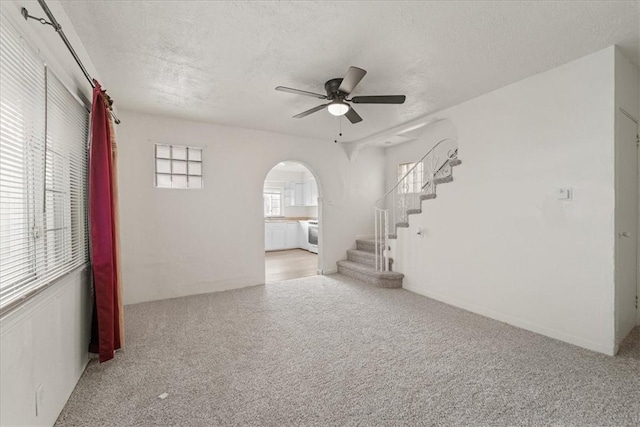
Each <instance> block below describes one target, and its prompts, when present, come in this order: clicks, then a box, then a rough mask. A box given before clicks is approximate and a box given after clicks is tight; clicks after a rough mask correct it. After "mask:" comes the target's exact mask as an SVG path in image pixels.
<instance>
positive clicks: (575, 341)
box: [404, 285, 619, 356]
mask: <svg viewBox="0 0 640 427" xmlns="http://www.w3.org/2000/svg"><path fill="white" fill-rule="evenodd" d="M404 289H406V290H408V291H411V292H414V293H416V294H420V295H423V296H426V297H428V298H432V299H434V300H437V301H440V302H443V303H445V304H449V305H452V306H454V307H458V308H462V309H464V310H467V311H470V312H472V313H475V314H479V315H481V316H485V317H488V318H490V319H494V320H498V321H500V322H504V323H508V324H509V325H511V326H516V327H518V328H521V329H526V330H528V331H531V332H535V333H537V334H540V335H544V336H547V337H549V338H553V339H557V340H559V341H563V342H566V343H569V344H572V345H576V346H578V347H582V348H586V349H587V350H592V351H595V352H598V353H603V354H606V355H607V356H614V355H615V354H616V353H617V352H618V348H619V345H613V346H606V345H602V344H599V343H596V342H593V341H588V340H585V339H582V338H579V337H576V336H573V335H569V334H566V333H564V332H562V331H558V330H556V329H549V328H546V327H544V326H540V325H537V324H535V323H531V322H527V321H526V320H522V319H518V318H515V317H512V316H509V315H507V314H504V313H500V312H497V311H494V310H490V309H487V308H484V307H478V306H476V305H473V304H469V303H466V302H464V301H460V300H458V299H456V298H451V297H449V296H446V295H442V294H439V293H436V292H430V291H424V290H422V289H415V288H413V287H410V286H406V285H405V286H404Z"/></svg>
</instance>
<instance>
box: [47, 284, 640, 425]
mask: <svg viewBox="0 0 640 427" xmlns="http://www.w3.org/2000/svg"><path fill="white" fill-rule="evenodd" d="M125 316H126V332H127V347H126V349H124V350H123V351H120V352H118V354H117V355H116V358H115V360H113V361H111V362H108V363H105V364H102V365H100V364H98V363H97V362H96V361H95V360H94V361H92V362H91V363H90V364H89V366H88V367H87V369H86V371H85V373H84V375H83V376H82V378H81V379H80V382H79V383H78V385H77V387H76V389H75V391H74V392H73V394H72V396H71V398H70V399H69V401H68V403H67V405H66V407H65V408H64V410H63V411H62V413H61V415H60V417H59V419H58V421H57V424H56V425H58V426H85V425H86V426H88V425H91V426H159V425H163V426H164V425H175V426H216V425H219V426H236V425H243V426H244V425H266V426H355V425H363V426H365V425H366V426H368V425H376V426H377V425H390V426H396V425H407V426H421V425H464V426H471V425H492V426H494V425H495V426H503V425H535V426H538V425H566V426H569V425H573V426H587V425H598V426H604V425H607V426H609V425H610V426H613V425H615V426H619V425H640V329H639V328H636V329H635V331H634V332H633V336H632V337H631V338H630V339H628V340H627V341H626V342H625V344H624V346H623V348H622V349H621V351H620V354H619V355H618V356H616V357H608V356H604V355H601V354H597V353H594V352H591V351H588V350H584V349H581V348H578V347H575V346H572V345H569V344H565V343H563V342H560V341H556V340H553V339H551V338H547V337H544V336H541V335H537V334H534V333H531V332H528V331H524V330H522V329H518V328H515V327H512V326H509V325H507V324H504V323H501V322H497V321H495V320H491V319H488V318H485V317H482V316H478V315H475V314H472V313H469V312H467V311H464V310H460V309H457V308H455V307H451V306H449V305H446V304H443V303H439V302H437V301H434V300H432V299H429V298H425V297H422V296H419V295H416V294H414V293H411V292H408V291H405V290H402V289H381V288H375V287H371V286H368V285H365V284H363V283H360V282H358V281H355V280H352V279H349V278H347V277H344V276H341V275H332V276H315V277H307V278H303V279H297V280H290V281H286V282H280V283H276V284H269V285H266V286H257V287H251V288H244V289H239V290H233V291H228V292H221V293H213V294H206V295H197V296H192V297H186V298H177V299H171V300H164V301H157V302H150V303H143V304H136V305H131V306H127V307H126V309H125ZM162 393H168V396H167V397H166V398H165V399H160V398H159V397H158V396H159V395H161V394H162Z"/></svg>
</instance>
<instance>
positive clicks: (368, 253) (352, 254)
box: [338, 239, 404, 288]
mask: <svg viewBox="0 0 640 427" xmlns="http://www.w3.org/2000/svg"><path fill="white" fill-rule="evenodd" d="M378 246H380V243H378ZM379 249H380V248H378V253H380V250H379ZM378 257H380V255H378ZM379 262H380V261H379ZM391 263H393V261H392V260H391ZM338 273H340V274H344V275H345V276H349V277H353V278H354V279H358V280H361V281H363V282H365V283H369V284H371V285H374V286H378V287H381V288H401V287H402V278H403V277H404V274H402V273H396V272H394V271H378V270H376V242H375V240H373V239H371V240H365V239H361V240H356V249H349V250H348V251H347V259H346V261H338Z"/></svg>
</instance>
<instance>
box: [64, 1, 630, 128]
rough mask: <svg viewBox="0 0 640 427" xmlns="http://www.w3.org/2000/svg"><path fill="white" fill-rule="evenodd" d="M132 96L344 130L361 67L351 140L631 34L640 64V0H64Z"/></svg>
mask: <svg viewBox="0 0 640 427" xmlns="http://www.w3.org/2000/svg"><path fill="white" fill-rule="evenodd" d="M62 4H63V7H64V10H65V11H66V13H67V14H68V16H69V18H70V19H71V22H72V23H73V25H74V27H75V29H76V31H77V33H78V34H79V36H80V38H81V39H82V40H83V43H84V45H85V47H86V48H87V50H88V52H89V53H90V55H91V59H92V60H93V62H94V64H95V65H96V67H97V68H98V70H99V72H100V75H101V76H102V78H103V79H104V81H103V82H102V83H103V86H104V87H106V88H107V89H108V90H109V93H110V94H111V96H112V97H113V99H114V100H115V102H116V105H117V106H118V107H119V108H123V109H130V110H135V111H142V112H148V113H156V114H161V115H167V116H174V117H180V118H188V119H193V120H199V121H206V122H212V123H219V124H227V125H231V126H237V127H243V128H252V129H262V130H269V131H274V132H282V133H287V134H293V135H301V136H309V137H315V138H322V139H329V140H333V139H334V137H336V134H337V132H338V125H339V122H338V119H336V118H334V117H333V116H331V115H329V113H328V112H326V110H323V111H320V112H318V113H315V114H313V115H311V116H308V117H306V118H303V119H293V118H291V116H293V115H295V114H297V113H299V112H302V111H304V110H307V109H309V108H311V107H314V106H316V105H319V104H320V103H322V101H321V100H318V99H314V98H308V97H304V96H296V95H291V94H288V93H282V92H276V91H275V90H274V88H275V86H278V85H283V86H289V87H294V88H299V89H303V90H308V91H313V92H320V93H324V90H323V84H324V82H325V81H326V80H328V79H330V78H335V77H342V75H343V74H344V73H345V71H346V69H347V68H348V66H350V65H355V66H357V67H360V68H364V69H365V70H367V71H368V74H367V75H366V76H365V78H364V80H363V81H362V83H361V84H360V85H359V86H358V87H357V88H356V90H355V91H354V92H353V95H375V94H406V95H407V101H406V102H405V104H403V105H362V104H360V105H357V106H356V109H357V111H358V113H360V115H361V116H362V117H363V119H364V121H363V122H361V123H358V124H355V125H352V124H350V123H349V122H348V121H347V120H346V119H344V118H343V119H342V122H343V123H342V132H343V134H344V135H343V137H342V138H339V139H340V140H341V141H353V140H358V139H361V138H363V137H366V136H369V135H371V134H374V133H376V132H379V131H381V130H384V129H387V128H389V127H391V126H394V125H397V124H400V123H403V122H405V121H408V120H410V119H413V118H416V117H418V116H422V115H425V114H428V113H432V112H434V111H437V110H440V109H442V108H446V107H449V106H451V105H455V104H457V103H460V102H462V101H464V100H467V99H470V98H473V97H475V96H478V95H481V94H483V93H487V92H489V91H492V90H494V89H497V88H500V87H502V86H505V85H507V84H509V83H512V82H515V81H518V80H521V79H523V78H525V77H528V76H530V75H533V74H536V73H539V72H542V71H545V70H548V69H551V68H554V67H556V66H558V65H560V64H563V63H566V62H569V61H571V60H573V59H577V58H579V57H581V56H584V55H586V54H589V53H591V52H595V51H597V50H599V49H603V48H605V47H607V46H610V45H612V44H618V45H619V46H621V48H622V49H623V53H624V54H625V55H626V56H627V57H629V58H630V59H631V60H632V61H633V62H635V63H636V64H638V63H640V54H639V50H640V41H639V39H640V35H639V32H640V21H639V19H640V18H639V16H640V13H639V3H638V2H629V1H627V2H615V1H602V2H598V1H586V2H578V1H567V2H553V1H545V2H542V1H540V2H538V1H534V2H515V1H504V2H486V1H483V2H471V1H460V2H407V3H405V2H294V3H288V2H202V1H96V0H91V1H69V2H62Z"/></svg>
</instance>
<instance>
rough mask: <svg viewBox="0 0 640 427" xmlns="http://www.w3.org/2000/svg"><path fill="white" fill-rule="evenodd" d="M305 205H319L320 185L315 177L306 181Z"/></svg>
mask: <svg viewBox="0 0 640 427" xmlns="http://www.w3.org/2000/svg"><path fill="white" fill-rule="evenodd" d="M304 205H305V206H318V186H317V185H316V181H315V180H314V179H308V180H306V181H305V182H304Z"/></svg>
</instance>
